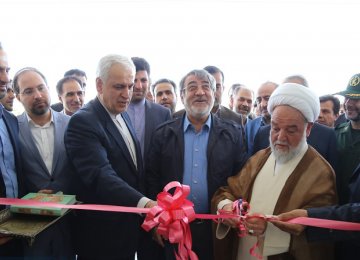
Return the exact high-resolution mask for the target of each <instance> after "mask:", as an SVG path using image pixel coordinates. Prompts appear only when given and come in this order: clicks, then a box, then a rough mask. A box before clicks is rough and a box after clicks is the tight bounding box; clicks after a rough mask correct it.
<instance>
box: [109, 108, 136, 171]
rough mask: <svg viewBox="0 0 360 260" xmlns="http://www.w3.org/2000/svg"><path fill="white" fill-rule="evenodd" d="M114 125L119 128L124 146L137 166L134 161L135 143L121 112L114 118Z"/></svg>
mask: <svg viewBox="0 0 360 260" xmlns="http://www.w3.org/2000/svg"><path fill="white" fill-rule="evenodd" d="M114 122H115V125H116V127H117V128H118V129H119V132H120V134H121V136H122V137H123V139H124V141H125V143H126V146H127V148H128V150H129V153H130V155H131V158H132V159H133V162H134V164H135V166H136V167H137V161H136V150H135V144H134V140H133V139H132V136H131V134H130V131H129V129H128V127H127V125H126V123H125V121H124V119H123V118H122V116H121V114H118V115H117V116H116V117H115V119H114Z"/></svg>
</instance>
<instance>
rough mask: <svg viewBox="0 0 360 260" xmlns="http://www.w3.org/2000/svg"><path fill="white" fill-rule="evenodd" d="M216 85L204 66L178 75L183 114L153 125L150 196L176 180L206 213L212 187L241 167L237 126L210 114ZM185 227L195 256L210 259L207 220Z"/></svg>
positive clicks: (171, 256)
mask: <svg viewBox="0 0 360 260" xmlns="http://www.w3.org/2000/svg"><path fill="white" fill-rule="evenodd" d="M215 90H216V83H215V79H214V77H213V76H212V75H211V74H209V73H208V72H207V71H205V70H193V71H191V72H189V73H188V74H187V75H186V76H185V77H183V79H182V80H181V82H180V95H181V100H182V101H183V103H184V107H185V110H186V112H185V115H184V116H183V117H181V118H176V119H173V120H171V121H168V122H167V123H164V124H163V125H161V126H160V127H159V128H158V129H156V131H155V132H154V134H153V139H152V142H151V148H152V149H151V150H150V151H149V153H148V157H147V167H146V184H147V185H146V187H147V189H148V194H149V195H150V198H155V197H156V194H157V193H158V192H160V191H161V189H162V186H163V185H164V184H166V183H168V182H169V181H174V180H176V181H179V182H181V183H184V184H186V185H189V186H190V188H191V193H190V195H189V199H190V200H191V201H193V202H194V204H195V211H196V212H197V213H209V212H210V201H211V198H212V196H213V194H214V192H215V191H216V190H217V189H218V188H219V187H220V186H222V185H225V184H226V180H227V178H228V177H229V176H232V175H235V174H236V173H238V172H239V171H240V169H241V168H242V166H243V164H244V163H245V161H246V159H247V156H246V152H245V145H244V143H243V138H242V131H241V126H240V125H238V124H235V123H234V122H231V121H227V120H222V119H219V118H217V117H215V116H212V114H211V113H210V111H211V109H212V107H213V104H214V99H215V98H214V92H215ZM190 228H191V233H192V238H193V250H194V251H195V253H197V254H198V256H199V259H208V260H211V259H213V245H212V230H211V221H204V220H195V221H194V222H192V223H191V224H190ZM157 239H158V241H159V243H162V240H160V238H159V237H157ZM166 249H167V250H166V253H167V255H166V257H167V259H174V252H173V250H172V248H171V247H170V248H169V247H168V246H167V247H166Z"/></svg>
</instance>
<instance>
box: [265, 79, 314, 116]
mask: <svg viewBox="0 0 360 260" xmlns="http://www.w3.org/2000/svg"><path fill="white" fill-rule="evenodd" d="M281 105H286V106H290V107H293V108H295V109H297V110H299V111H300V112H301V114H303V115H304V117H305V118H306V120H307V121H308V122H315V120H316V119H317V118H318V116H319V114H320V101H319V97H318V96H317V95H316V94H315V93H314V92H313V91H311V90H310V89H309V88H307V87H304V86H303V85H300V84H296V83H285V84H282V85H280V86H279V87H277V88H276V89H275V91H274V92H273V93H272V94H271V96H270V99H269V102H268V105H267V109H268V111H269V113H270V114H272V113H273V111H274V109H275V107H277V106H281Z"/></svg>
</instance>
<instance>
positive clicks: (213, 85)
mask: <svg viewBox="0 0 360 260" xmlns="http://www.w3.org/2000/svg"><path fill="white" fill-rule="evenodd" d="M191 75H193V76H195V77H197V78H199V79H206V80H208V81H209V83H210V87H211V89H212V91H213V92H215V91H216V81H215V78H214V77H213V76H212V75H211V74H210V73H209V72H207V71H206V70H203V69H200V70H199V69H195V70H192V71H190V72H189V73H187V74H186V75H185V76H184V77H183V78H182V79H181V81H180V93H181V92H182V91H184V89H185V80H186V79H187V78H188V77H189V76H191Z"/></svg>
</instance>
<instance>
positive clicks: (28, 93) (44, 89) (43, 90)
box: [20, 85, 48, 96]
mask: <svg viewBox="0 0 360 260" xmlns="http://www.w3.org/2000/svg"><path fill="white" fill-rule="evenodd" d="M47 90H48V89H47V87H46V86H45V85H40V86H37V87H36V88H27V89H25V90H24V91H23V92H22V93H20V94H21V95H24V96H33V95H34V94H35V92H36V91H38V92H40V93H41V94H44V93H47Z"/></svg>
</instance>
